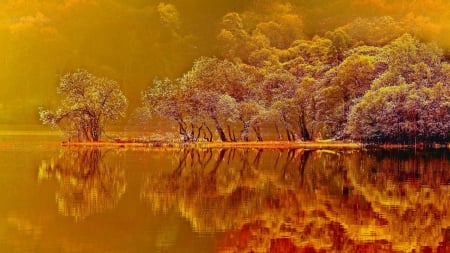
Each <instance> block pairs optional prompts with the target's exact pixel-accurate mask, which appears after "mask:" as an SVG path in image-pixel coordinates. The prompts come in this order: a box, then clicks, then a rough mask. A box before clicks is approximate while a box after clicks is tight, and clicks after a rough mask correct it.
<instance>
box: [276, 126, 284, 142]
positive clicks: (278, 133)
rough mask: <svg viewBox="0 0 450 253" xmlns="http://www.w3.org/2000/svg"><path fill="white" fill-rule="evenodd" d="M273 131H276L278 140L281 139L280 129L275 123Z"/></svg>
mask: <svg viewBox="0 0 450 253" xmlns="http://www.w3.org/2000/svg"><path fill="white" fill-rule="evenodd" d="M275 131H277V136H278V140H279V141H281V140H283V136H282V135H281V133H280V129H279V128H278V124H277V123H275Z"/></svg>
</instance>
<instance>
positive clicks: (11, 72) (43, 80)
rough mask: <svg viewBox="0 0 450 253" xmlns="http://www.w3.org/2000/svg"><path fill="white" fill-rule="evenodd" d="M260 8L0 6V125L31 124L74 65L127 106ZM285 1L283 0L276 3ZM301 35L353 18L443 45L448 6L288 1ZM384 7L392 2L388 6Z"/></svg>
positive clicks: (7, 2)
mask: <svg viewBox="0 0 450 253" xmlns="http://www.w3.org/2000/svg"><path fill="white" fill-rule="evenodd" d="M273 2H274V1H266V0H253V1H252V0H214V1H211V0H173V1H165V2H161V1H154V0H147V1H145V0H3V1H1V2H0V85H1V89H0V124H9V123H37V122H38V120H37V107H38V106H39V105H44V106H47V107H48V106H50V107H51V106H53V105H56V104H57V102H58V100H57V96H56V86H57V84H58V79H59V77H60V75H61V74H63V73H65V72H67V71H70V70H73V69H76V68H79V67H82V68H86V69H87V70H89V71H91V72H93V73H95V74H97V75H100V76H106V77H108V78H111V79H115V80H117V81H118V82H119V83H120V85H121V87H122V89H123V90H124V92H125V94H126V96H127V97H128V98H129V100H130V102H131V105H130V108H129V112H131V111H132V110H133V109H134V108H135V106H136V105H137V104H138V103H139V93H140V91H141V90H142V89H144V88H145V87H146V86H148V85H149V84H151V81H152V80H153V78H155V77H165V76H169V77H177V76H179V75H180V74H182V73H183V72H184V71H186V70H187V69H189V68H190V66H191V64H192V62H193V60H194V59H195V58H197V57H198V56H200V55H214V52H215V49H216V39H215V38H216V35H217V31H218V27H219V23H220V20H221V18H222V16H223V15H224V14H226V13H228V12H230V11H235V12H245V11H247V12H254V13H259V12H261V13H262V14H261V15H266V14H267V13H268V12H270V6H271V4H273ZM281 2H282V3H285V2H286V1H281ZM288 2H290V3H291V4H292V6H293V8H294V9H295V11H296V12H298V14H299V16H301V17H302V19H303V22H304V24H305V33H306V34H307V35H312V34H315V33H317V34H321V33H323V31H325V30H327V29H333V28H335V27H337V26H339V25H343V24H345V23H346V22H348V21H351V20H352V19H354V18H355V17H358V16H380V15H391V16H393V17H394V18H396V19H402V20H411V21H412V20H414V22H417V20H419V21H420V22H419V23H420V24H422V25H423V27H422V28H423V30H424V31H426V32H425V34H426V37H427V38H429V39H430V40H436V41H438V43H440V44H441V45H444V46H445V44H446V43H447V41H448V40H447V38H448V35H447V34H450V32H449V31H450V29H449V24H450V21H449V15H448V14H449V11H450V4H448V3H447V1H443V0H442V1H423V0H422V1H410V0H399V1H389V0H353V1H350V0H332V1H328V0H318V1H313V0H305V1H301V0H298V1H288ZM392 2H393V3H392Z"/></svg>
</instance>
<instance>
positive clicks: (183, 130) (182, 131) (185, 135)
mask: <svg viewBox="0 0 450 253" xmlns="http://www.w3.org/2000/svg"><path fill="white" fill-rule="evenodd" d="M184 125H185V124H184V122H183V121H182V120H178V126H179V128H180V134H181V135H183V141H184V142H186V141H189V134H188V133H187V131H186V128H185V126H184Z"/></svg>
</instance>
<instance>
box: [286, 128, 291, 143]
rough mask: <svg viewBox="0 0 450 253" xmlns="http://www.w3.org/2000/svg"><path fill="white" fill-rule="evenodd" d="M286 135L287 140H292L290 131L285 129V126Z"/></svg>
mask: <svg viewBox="0 0 450 253" xmlns="http://www.w3.org/2000/svg"><path fill="white" fill-rule="evenodd" d="M286 136H287V139H288V141H292V139H291V132H289V129H287V128H286Z"/></svg>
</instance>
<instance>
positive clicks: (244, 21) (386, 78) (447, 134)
mask: <svg viewBox="0 0 450 253" xmlns="http://www.w3.org/2000/svg"><path fill="white" fill-rule="evenodd" d="M277 15H278V16H276V17H272V19H263V20H255V19H252V18H251V17H247V16H246V15H245V14H239V13H229V14H227V15H225V16H224V17H223V19H222V23H221V29H220V32H219V34H218V45H219V47H220V50H219V52H218V54H217V56H214V57H200V58H198V59H197V60H196V61H195V62H194V64H193V66H192V68H191V69H190V70H188V71H187V72H186V73H184V74H183V75H181V76H180V77H179V78H176V79H173V80H172V79H169V78H162V79H155V80H154V81H153V85H151V86H150V87H148V88H147V89H145V90H144V91H142V93H141V94H142V96H141V107H140V108H138V110H137V111H138V112H139V116H140V117H141V118H147V119H148V118H152V119H153V120H170V121H172V122H174V123H176V124H177V128H178V131H179V134H180V136H181V139H182V141H183V142H197V141H208V142H212V141H214V140H220V141H222V142H236V141H249V140H255V141H263V140H284V141H297V140H302V141H311V140H318V139H333V140H353V141H358V142H363V143H400V144H412V143H416V142H422V143H448V142H449V141H450V62H449V61H448V56H447V55H446V54H445V53H444V50H443V49H441V48H439V46H437V45H436V44H435V43H431V42H427V41H426V40H423V39H421V38H420V36H418V35H416V34H414V30H413V29H412V28H411V27H410V26H408V25H406V24H404V23H402V22H399V21H396V20H394V19H392V18H390V17H374V18H367V19H356V20H354V21H352V22H351V23H348V24H346V25H344V26H341V27H338V28H336V29H335V30H332V31H328V32H325V33H322V34H320V35H314V36H307V35H305V34H304V33H303V32H302V24H301V21H300V20H298V17H297V16H296V15H295V13H292V12H291V11H290V10H286V13H278V14H277ZM369 30H370V32H368V31H369ZM58 93H60V94H61V95H62V96H63V100H62V103H61V106H60V108H58V109H57V110H56V111H50V110H47V109H41V110H40V118H41V120H42V122H43V123H44V124H47V125H51V126H59V127H60V128H61V129H63V130H64V131H65V132H66V133H67V135H68V137H69V138H71V139H73V140H77V141H98V140H100V138H101V136H102V133H103V132H104V127H105V124H107V123H108V122H109V121H113V120H117V119H119V118H122V117H124V116H125V109H126V106H127V100H126V98H125V96H124V95H123V94H122V92H121V91H120V90H119V87H118V85H117V83H116V82H115V81H111V80H108V79H106V78H99V77H95V76H93V75H92V74H90V73H88V72H87V71H85V70H79V71H75V72H73V73H68V74H66V75H65V76H63V77H62V78H61V82H60V86H59V88H58Z"/></svg>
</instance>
